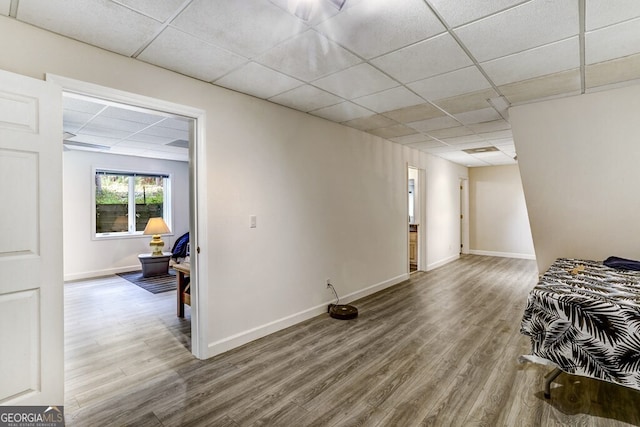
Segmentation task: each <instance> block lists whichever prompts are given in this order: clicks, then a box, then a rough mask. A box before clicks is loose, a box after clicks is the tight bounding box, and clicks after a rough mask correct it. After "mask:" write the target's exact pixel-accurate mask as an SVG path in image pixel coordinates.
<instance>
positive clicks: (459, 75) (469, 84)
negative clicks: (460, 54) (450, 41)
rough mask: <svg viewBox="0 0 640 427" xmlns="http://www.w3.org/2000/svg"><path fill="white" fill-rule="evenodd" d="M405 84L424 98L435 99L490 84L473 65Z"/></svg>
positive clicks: (483, 87) (484, 87)
mask: <svg viewBox="0 0 640 427" xmlns="http://www.w3.org/2000/svg"><path fill="white" fill-rule="evenodd" d="M407 86H409V87H410V88H411V89H412V90H414V91H415V92H416V93H418V94H419V95H420V96H422V97H423V98H425V99H429V100H436V99H443V98H450V97H453V96H457V95H462V94H464V93H469V92H476V91H479V90H481V89H486V88H490V87H491V84H490V83H489V81H487V79H486V78H485V77H484V76H483V75H482V73H481V72H480V71H478V69H477V68H476V67H475V66H471V67H467V68H463V69H461V70H456V71H452V72H450V73H446V74H441V75H439V76H435V77H431V78H428V79H424V80H418V81H417V82H413V83H410V84H408V85H407Z"/></svg>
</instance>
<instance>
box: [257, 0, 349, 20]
mask: <svg viewBox="0 0 640 427" xmlns="http://www.w3.org/2000/svg"><path fill="white" fill-rule="evenodd" d="M269 1H271V2H272V3H273V4H276V5H278V6H279V7H280V8H282V9H284V10H286V11H287V12H289V13H290V14H292V15H294V16H297V15H296V12H297V10H298V5H299V3H298V2H297V1H292V0H269ZM300 3H302V4H303V5H304V2H300ZM307 3H309V2H307ZM349 3H352V2H349ZM344 7H346V5H345V6H344ZM338 12H339V10H338V8H337V7H335V5H334V4H333V3H332V2H330V1H324V0H323V1H315V2H311V13H310V14H309V18H308V21H306V23H307V24H308V25H317V24H319V23H320V22H322V21H324V20H326V19H328V18H330V17H332V16H334V15H337V14H338ZM300 15H301V16H300V17H299V19H302V13H300Z"/></svg>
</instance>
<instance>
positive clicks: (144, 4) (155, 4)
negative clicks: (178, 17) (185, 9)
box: [112, 0, 184, 21]
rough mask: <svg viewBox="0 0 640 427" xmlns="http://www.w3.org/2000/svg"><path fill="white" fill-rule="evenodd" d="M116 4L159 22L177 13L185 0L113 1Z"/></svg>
mask: <svg viewBox="0 0 640 427" xmlns="http://www.w3.org/2000/svg"><path fill="white" fill-rule="evenodd" d="M112 1H114V2H115V3H120V4H123V5H125V6H128V7H130V8H132V9H135V10H137V11H139V12H140V13H144V14H145V15H147V16H150V17H152V18H155V19H157V20H158V21H165V20H166V19H167V18H169V17H170V16H171V15H173V14H174V13H175V12H177V11H178V10H179V9H180V7H181V6H182V4H183V3H184V0H162V1H158V0H112Z"/></svg>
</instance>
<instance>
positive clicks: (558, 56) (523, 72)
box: [480, 37, 580, 85]
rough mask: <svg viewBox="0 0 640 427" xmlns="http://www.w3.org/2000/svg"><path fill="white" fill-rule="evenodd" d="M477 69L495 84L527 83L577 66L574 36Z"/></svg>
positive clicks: (578, 61) (576, 38) (578, 58)
mask: <svg viewBox="0 0 640 427" xmlns="http://www.w3.org/2000/svg"><path fill="white" fill-rule="evenodd" d="M480 66H481V67H482V68H483V69H484V70H485V71H486V73H487V74H488V75H489V77H490V78H491V80H493V82H494V83H495V84H496V85H503V84H507V83H513V82H516V81H521V80H527V79H530V78H533V77H539V76H544V75H547V74H553V73H557V72H558V71H565V70H571V69H573V68H578V67H580V44H579V41H578V37H571V38H569V39H566V40H563V41H559V42H555V43H551V44H548V45H544V46H540V47H537V48H533V49H530V50H526V51H524V52H519V53H515V54H513V55H509V56H503V57H502V58H498V59H494V60H492V61H488V62H483V63H481V64H480Z"/></svg>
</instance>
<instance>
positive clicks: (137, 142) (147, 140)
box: [127, 133, 183, 148]
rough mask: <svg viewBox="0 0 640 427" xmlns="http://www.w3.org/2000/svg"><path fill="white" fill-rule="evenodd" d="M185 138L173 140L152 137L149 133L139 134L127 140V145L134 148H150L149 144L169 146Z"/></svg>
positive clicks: (158, 136)
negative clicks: (172, 142)
mask: <svg viewBox="0 0 640 427" xmlns="http://www.w3.org/2000/svg"><path fill="white" fill-rule="evenodd" d="M176 139H183V138H175V137H174V138H171V137H167V136H162V135H150V134H147V133H137V134H135V135H132V136H130V137H129V138H127V145H129V146H132V147H145V148H149V147H148V145H149V144H168V143H170V142H171V141H175V140H176Z"/></svg>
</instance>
